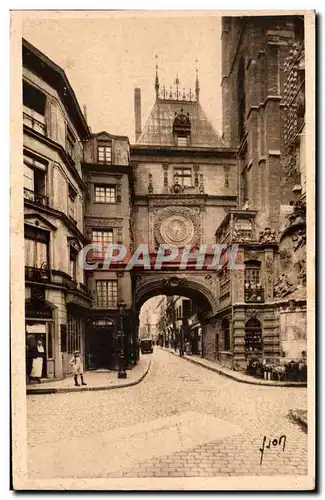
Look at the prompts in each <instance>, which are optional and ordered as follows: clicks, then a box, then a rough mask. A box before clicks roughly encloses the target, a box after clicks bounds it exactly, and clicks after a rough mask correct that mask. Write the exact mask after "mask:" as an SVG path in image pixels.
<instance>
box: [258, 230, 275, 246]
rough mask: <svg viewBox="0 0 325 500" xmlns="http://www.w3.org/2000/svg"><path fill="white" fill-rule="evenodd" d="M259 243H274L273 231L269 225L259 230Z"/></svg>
mask: <svg viewBox="0 0 325 500" xmlns="http://www.w3.org/2000/svg"><path fill="white" fill-rule="evenodd" d="M259 242H260V243H274V242H275V231H274V230H273V229H271V228H270V227H266V228H265V229H264V231H260V236H259Z"/></svg>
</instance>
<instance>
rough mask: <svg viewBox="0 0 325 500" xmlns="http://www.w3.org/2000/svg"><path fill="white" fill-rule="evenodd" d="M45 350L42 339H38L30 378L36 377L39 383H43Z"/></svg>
mask: <svg viewBox="0 0 325 500" xmlns="http://www.w3.org/2000/svg"><path fill="white" fill-rule="evenodd" d="M44 356H45V350H44V347H43V343H42V341H41V340H40V339H39V340H38V341H37V344H36V347H35V350H34V353H33V362H32V371H31V373H30V378H31V379H35V380H37V381H38V383H39V384H40V383H41V378H42V371H43V362H44Z"/></svg>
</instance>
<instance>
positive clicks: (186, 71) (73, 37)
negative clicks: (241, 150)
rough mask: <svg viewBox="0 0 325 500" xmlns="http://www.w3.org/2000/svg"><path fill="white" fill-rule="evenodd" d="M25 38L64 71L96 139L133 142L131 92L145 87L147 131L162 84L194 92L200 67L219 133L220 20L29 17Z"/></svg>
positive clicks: (206, 16)
mask: <svg viewBox="0 0 325 500" xmlns="http://www.w3.org/2000/svg"><path fill="white" fill-rule="evenodd" d="M23 36H24V38H26V39H27V40H28V41H29V42H30V43H32V44H33V45H34V46H36V47H37V48H38V49H39V50H40V51H41V52H43V53H45V54H46V55H47V56H48V57H49V58H50V59H52V60H53V61H54V62H55V63H56V64H58V65H59V66H60V67H61V68H62V69H64V70H65V72H66V74H67V76H68V79H69V81H70V84H71V86H72V88H73V89H74V91H75V94H76V96H77V99H78V101H79V104H80V106H81V108H82V109H83V106H84V105H86V106H87V119H88V123H89V125H90V126H91V129H92V131H93V132H100V131H102V130H106V131H107V132H109V133H112V134H117V135H127V136H129V139H130V142H134V141H135V139H134V88H135V87H140V88H141V100H142V128H143V127H144V125H145V122H146V120H147V118H148V116H149V114H150V111H151V109H152V106H153V104H154V100H155V93H154V79H155V65H156V59H155V56H156V55H157V56H158V66H159V78H160V85H161V87H162V86H163V85H166V87H167V88H169V87H170V85H172V84H173V83H174V80H175V78H176V75H177V74H178V77H179V79H180V81H181V83H180V88H181V89H183V87H185V88H186V89H187V90H188V89H189V88H190V87H191V88H192V90H193V91H194V84H195V68H196V63H195V60H196V59H197V60H198V70H199V80H200V87H201V93H200V101H201V105H202V107H203V109H204V111H205V113H206V115H207V117H208V119H209V120H210V122H211V123H212V125H213V126H214V128H215V129H216V130H217V132H219V133H221V120H222V112H221V87H220V84H221V19H220V17H218V16H217V15H216V14H211V13H203V12H185V13H184V12H183V13H181V12H173V13H171V12H170V13H168V14H167V13H163V12H160V13H159V12H155V13H154V12H151V13H148V14H145V15H144V14H143V13H137V12H126V13H122V12H119V13H118V12H107V11H106V12H92V13H88V15H87V17H86V18H85V13H83V12H77V11H76V12H73V11H71V12H65V13H62V12H61V13H55V12H46V11H43V12H42V13H39V12H38V13H31V12H26V13H25V18H24V21H23Z"/></svg>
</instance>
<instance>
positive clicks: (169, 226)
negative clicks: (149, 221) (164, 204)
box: [160, 215, 194, 246]
mask: <svg viewBox="0 0 325 500" xmlns="http://www.w3.org/2000/svg"><path fill="white" fill-rule="evenodd" d="M160 234H161V236H162V238H163V240H164V241H165V242H166V243H169V244H173V245H177V246H180V245H186V244H187V243H189V242H190V241H191V239H192V238H193V236H194V226H193V223H192V221H191V220H190V219H188V218H187V217H184V216H182V215H172V216H170V217H167V218H166V219H164V220H163V221H162V223H161V226H160Z"/></svg>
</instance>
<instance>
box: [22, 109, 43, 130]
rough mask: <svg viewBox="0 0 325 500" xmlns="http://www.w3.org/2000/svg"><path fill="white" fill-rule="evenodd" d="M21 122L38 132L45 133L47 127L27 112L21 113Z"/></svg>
mask: <svg viewBox="0 0 325 500" xmlns="http://www.w3.org/2000/svg"><path fill="white" fill-rule="evenodd" d="M23 123H24V125H27V126H28V127H30V128H32V129H33V130H35V131H36V132H39V133H40V134H43V135H47V127H46V125H45V123H42V122H40V121H39V120H37V119H36V118H34V117H33V116H30V115H28V114H27V113H23Z"/></svg>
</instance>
